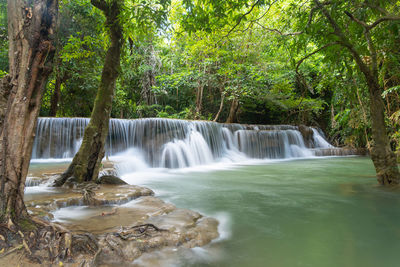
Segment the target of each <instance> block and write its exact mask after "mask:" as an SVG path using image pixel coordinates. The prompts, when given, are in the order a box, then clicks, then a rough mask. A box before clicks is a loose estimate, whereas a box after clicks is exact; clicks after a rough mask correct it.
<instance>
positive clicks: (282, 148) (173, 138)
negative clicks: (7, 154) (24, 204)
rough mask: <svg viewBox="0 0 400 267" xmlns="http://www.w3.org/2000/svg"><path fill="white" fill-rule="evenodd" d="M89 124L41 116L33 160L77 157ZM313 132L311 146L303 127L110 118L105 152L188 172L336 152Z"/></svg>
mask: <svg viewBox="0 0 400 267" xmlns="http://www.w3.org/2000/svg"><path fill="white" fill-rule="evenodd" d="M88 123H89V119H86V118H39V120H38V126H37V130H36V138H35V142H34V147H33V152H32V158H33V159H50V158H52V159H62V158H72V157H73V156H74V154H75V153H76V152H77V151H78V149H79V146H80V144H81V142H82V137H83V133H84V129H85V127H86V125H87V124H88ZM312 132H313V136H312V140H311V142H305V141H304V138H303V136H302V134H301V133H300V131H299V130H298V127H297V126H291V125H242V124H222V123H216V122H207V121H185V120H175V119H161V118H150V119H136V120H124V119H111V120H110V128H109V134H108V137H107V142H106V147H105V149H106V155H107V156H118V155H120V156H121V157H129V156H132V157H135V161H136V162H138V163H137V166H136V165H135V166H131V167H130V168H134V169H135V168H141V167H142V166H147V167H161V168H184V167H192V166H197V165H204V164H211V163H214V162H217V161H223V160H229V161H239V160H243V159H245V158H247V159H248V158H256V159H286V158H301V157H310V156H314V155H320V154H322V153H321V152H318V150H319V149H322V150H323V149H328V148H329V149H331V148H334V147H333V146H332V145H330V144H329V143H328V142H327V141H326V140H325V138H324V137H323V136H322V135H321V134H320V133H319V131H317V130H316V129H314V128H312ZM308 143H311V145H309V144H308ZM308 146H309V147H308ZM326 153H327V152H325V153H324V154H326ZM126 167H128V168H129V166H126Z"/></svg>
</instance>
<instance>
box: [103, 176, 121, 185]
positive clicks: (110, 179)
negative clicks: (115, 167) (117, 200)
mask: <svg viewBox="0 0 400 267" xmlns="http://www.w3.org/2000/svg"><path fill="white" fill-rule="evenodd" d="M97 183H98V184H111V185H122V184H127V183H126V182H125V181H123V180H122V179H121V178H119V177H117V176H114V175H103V176H101V177H100V178H99V179H97Z"/></svg>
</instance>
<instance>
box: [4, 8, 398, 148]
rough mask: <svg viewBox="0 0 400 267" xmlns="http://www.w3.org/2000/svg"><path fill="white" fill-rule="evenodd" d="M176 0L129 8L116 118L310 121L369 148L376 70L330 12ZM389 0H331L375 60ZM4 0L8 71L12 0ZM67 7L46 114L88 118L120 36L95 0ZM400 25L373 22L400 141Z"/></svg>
mask: <svg viewBox="0 0 400 267" xmlns="http://www.w3.org/2000/svg"><path fill="white" fill-rule="evenodd" d="M163 2H165V3H163ZM167 2H168V1H160V2H159V1H150V2H149V1H147V3H148V4H146V5H144V4H143V3H135V4H132V6H131V7H129V8H131V9H133V10H134V12H137V14H138V16H133V15H132V14H130V15H124V17H122V18H120V19H121V20H123V25H124V31H125V34H126V41H125V42H126V44H125V45H124V46H123V51H122V54H121V70H120V73H121V74H120V77H119V79H118V80H117V84H116V90H115V96H114V100H113V105H112V115H111V116H112V117H114V118H145V117H162V118H180V119H201V120H214V121H218V122H239V123H256V124H306V125H314V126H318V127H320V128H322V129H323V130H324V131H325V132H326V133H328V135H329V138H330V140H331V141H333V142H334V143H335V144H336V145H346V146H351V147H368V146H369V144H370V140H371V130H370V128H371V122H370V121H371V120H370V109H369V105H370V103H369V102H370V100H369V98H368V88H367V83H366V80H365V77H364V76H363V74H362V72H361V71H360V70H359V68H358V66H357V63H356V62H355V60H354V59H353V57H352V56H351V54H350V52H349V51H347V50H346V49H343V47H341V46H340V45H334V44H333V42H334V40H335V38H334V36H333V35H332V33H331V32H330V31H331V30H330V26H329V25H328V24H327V23H328V22H326V21H324V20H323V19H322V18H321V15H320V14H318V13H317V12H315V9H312V8H310V6H309V4H307V1H305V3H304V4H302V5H300V4H298V3H297V2H296V1H273V2H268V1H266V2H265V1H254V3H252V2H251V1H249V2H247V1H232V2H230V1H227V2H224V1H220V2H218V1H204V2H201V5H200V2H199V5H196V6H195V5H193V3H191V2H190V1H172V2H171V3H167ZM235 2H237V3H235ZM380 2H381V3H378V2H376V1H373V3H372V2H371V4H368V3H363V1H359V2H358V1H351V2H349V3H341V2H340V3H339V2H338V3H336V2H335V3H334V4H332V5H333V6H328V7H329V8H330V9H331V10H332V16H334V19H335V20H336V21H338V23H340V24H341V25H342V26H343V27H344V31H345V32H346V34H347V35H348V38H349V40H350V41H351V42H352V44H353V45H354V46H355V47H356V49H357V50H358V51H359V54H360V56H361V57H362V61H363V62H364V63H365V64H367V65H368V64H371V60H372V58H371V57H372V56H373V55H371V51H370V50H369V48H368V42H367V41H366V39H365V37H364V36H363V31H364V29H363V27H362V25H361V24H360V23H357V20H358V19H360V20H362V22H363V21H365V23H369V22H373V21H374V20H376V19H377V18H379V17H381V16H385V15H387V14H389V15H390V14H392V13H393V14H396V13H397V14H398V7H396V1H380ZM1 5H2V7H1V25H0V30H1V33H0V38H1V47H0V75H1V76H4V75H5V74H6V73H7V71H8V52H7V48H8V45H7V20H6V16H7V14H6V8H5V5H6V3H5V1H2V3H1ZM378 5H379V6H378ZM310 11H311V13H310ZM59 12H60V14H59V17H60V18H59V22H58V25H57V47H56V57H55V63H54V71H53V73H52V75H51V77H50V79H49V80H48V82H47V84H46V92H45V95H44V99H43V103H42V107H41V111H40V115H41V116H57V117H75V116H78V117H89V116H90V114H91V111H92V108H93V103H94V98H95V96H96V91H97V85H98V82H99V80H100V76H101V69H102V66H103V62H104V58H105V53H106V50H107V47H108V45H109V37H108V36H107V33H106V32H107V29H106V28H105V27H104V23H103V22H104V21H105V17H104V15H103V14H102V12H101V11H99V9H97V8H95V7H94V6H93V5H91V3H90V2H89V1H84V0H79V1H76V0H64V1H61V2H60V7H59ZM190 12H192V13H196V14H190ZM346 12H348V13H349V14H347V13H346ZM352 16H354V18H358V19H357V20H354V19H353V20H352V19H351V17H352ZM399 30H400V29H399V23H398V22H396V21H394V20H393V21H387V22H384V23H379V25H376V27H374V28H373V29H371V31H370V33H371V40H372V41H373V43H374V46H375V47H374V50H375V52H376V55H375V57H376V63H375V64H376V71H377V72H378V73H377V75H378V79H379V84H380V85H381V86H382V88H383V91H382V99H383V100H384V105H385V114H386V124H387V126H388V129H389V132H390V140H391V145H392V148H393V149H396V150H397V151H399V147H400V146H399V141H400V133H399V131H398V126H399V122H400V121H399V118H400V111H399V109H400V99H399V88H400V87H399V86H400V71H399V70H400V68H399V64H400V63H399V62H400V56H399V55H400V51H399V49H400V48H399V47H400V45H399V43H400V37H399Z"/></svg>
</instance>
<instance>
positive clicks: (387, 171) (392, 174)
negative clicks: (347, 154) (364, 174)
mask: <svg viewBox="0 0 400 267" xmlns="http://www.w3.org/2000/svg"><path fill="white" fill-rule="evenodd" d="M367 83H368V89H369V95H370V113H371V123H372V127H371V128H372V141H373V142H372V145H371V149H370V154H371V159H372V162H373V163H374V166H375V170H376V175H377V179H378V182H379V183H380V184H382V185H390V184H399V183H400V173H399V169H398V166H397V158H396V155H395V153H394V152H393V151H392V149H391V148H390V140H389V136H388V134H387V130H386V123H385V105H384V103H383V99H382V97H381V95H382V92H383V90H382V88H381V87H380V86H379V84H378V82H377V79H371V78H367Z"/></svg>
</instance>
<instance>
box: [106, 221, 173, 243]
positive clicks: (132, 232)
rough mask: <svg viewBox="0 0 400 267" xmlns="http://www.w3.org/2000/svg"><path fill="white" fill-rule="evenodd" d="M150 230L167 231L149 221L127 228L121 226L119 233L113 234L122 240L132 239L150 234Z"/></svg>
mask: <svg viewBox="0 0 400 267" xmlns="http://www.w3.org/2000/svg"><path fill="white" fill-rule="evenodd" d="M150 231H153V232H154V231H155V232H168V230H166V229H161V228H158V227H157V226H155V225H154V224H151V223H146V224H141V225H136V226H132V227H129V228H122V230H121V231H120V232H119V233H114V235H115V236H117V237H119V238H121V239H123V240H133V239H136V238H139V237H142V236H151V233H150Z"/></svg>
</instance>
